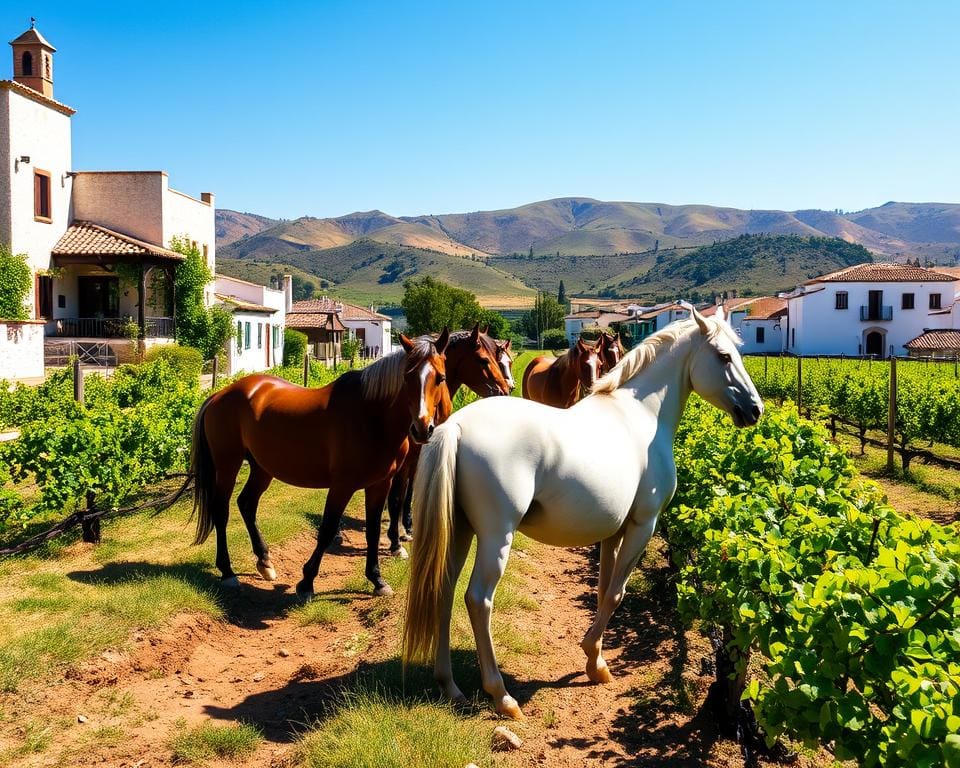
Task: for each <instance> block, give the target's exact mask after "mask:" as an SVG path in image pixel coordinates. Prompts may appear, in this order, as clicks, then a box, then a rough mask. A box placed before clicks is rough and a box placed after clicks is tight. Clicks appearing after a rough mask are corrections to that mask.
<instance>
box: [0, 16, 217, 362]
mask: <svg viewBox="0 0 960 768" xmlns="http://www.w3.org/2000/svg"><path fill="white" fill-rule="evenodd" d="M11 46H12V48H13V79H12V80H0V242H3V243H5V244H8V245H9V246H10V248H11V250H12V252H13V253H15V254H20V253H23V254H26V255H27V259H28V263H29V265H30V267H31V270H32V271H33V273H34V284H33V289H32V290H31V292H30V294H29V295H28V296H27V299H26V302H25V303H26V305H27V308H28V310H29V314H30V317H31V318H33V320H32V321H31V322H30V323H26V324H23V323H21V324H13V325H12V324H10V323H6V324H5V325H4V328H5V333H0V378H8V379H17V378H26V377H31V376H40V375H42V374H43V367H44V360H45V355H46V362H47V363H48V364H57V363H59V362H63V361H64V360H65V359H66V357H67V356H69V355H71V354H78V355H79V356H80V357H81V359H86V360H88V361H91V362H94V361H95V362H99V363H114V362H116V361H117V360H118V359H122V358H123V357H125V356H126V355H130V354H131V353H132V351H133V350H132V347H131V341H130V336H131V335H135V336H138V337H139V339H140V342H138V343H142V344H143V345H144V346H150V345H151V344H154V343H161V342H170V341H172V339H173V335H174V324H175V319H174V317H173V304H174V296H173V273H174V269H175V267H176V265H177V263H178V262H179V261H181V260H182V258H183V257H182V256H181V255H180V254H178V253H175V252H173V251H172V250H170V244H171V241H172V239H173V238H174V237H179V238H181V239H183V240H184V241H185V242H186V243H187V244H189V245H195V246H196V247H197V249H198V250H199V251H200V252H201V253H203V254H204V255H205V256H206V259H207V263H208V265H209V266H210V267H211V269H212V268H213V267H214V264H215V259H216V254H215V248H216V239H215V227H214V198H213V195H212V194H210V193H202V194H201V195H200V197H199V199H196V198H193V197H190V196H188V195H184V194H182V193H181V192H177V191H176V190H174V189H171V188H170V186H169V183H168V178H167V174H166V173H164V172H163V171H106V172H102V171H98V172H93V171H76V170H74V168H73V163H72V137H71V124H70V122H71V117H72V116H73V115H74V110H73V109H72V108H71V107H68V106H66V105H65V104H63V103H61V102H59V101H57V100H55V99H54V96H53V93H54V91H53V85H54V75H53V71H54V70H53V58H54V54H55V52H56V49H55V48H54V47H53V46H52V45H50V43H49V42H47V41H46V40H45V39H44V38H43V36H42V35H41V34H40V32H39V31H38V30H37V29H35V28H34V27H31V28H30V29H29V30H27V31H26V32H24V33H23V34H22V35H20V36H19V37H18V38H16V39H15V40H14V41H13V42H12V43H11ZM206 298H207V303H208V304H210V303H212V302H213V285H212V284H211V285H210V286H209V288H208V291H207V296H206ZM31 326H40V327H41V328H42V334H41V332H40V331H38V330H37V328H35V327H34V328H31ZM134 327H135V328H134ZM14 347H16V349H14Z"/></svg>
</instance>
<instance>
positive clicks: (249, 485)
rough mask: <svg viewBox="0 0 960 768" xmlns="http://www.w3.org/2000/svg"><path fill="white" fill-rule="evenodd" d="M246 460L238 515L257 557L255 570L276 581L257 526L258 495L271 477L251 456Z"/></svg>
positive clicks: (268, 579) (260, 494) (261, 493)
mask: <svg viewBox="0 0 960 768" xmlns="http://www.w3.org/2000/svg"><path fill="white" fill-rule="evenodd" d="M247 460H248V462H249V463H250V477H248V478H247V482H246V485H244V486H243V490H242V491H240V495H239V496H238V497H237V507H239V508H240V516H241V517H242V518H243V522H244V523H246V526H247V533H249V534H250V543H251V544H252V545H253V554H254V555H256V557H257V571H258V572H259V573H260V575H261V576H262V577H263V578H265V579H266V580H267V581H276V580H277V572H276V571H275V570H274V569H273V563H271V562H270V550H269V549H268V548H267V544H266V542H265V541H264V540H263V535H262V534H261V533H260V529H259V528H258V527H257V507H258V505H259V504H260V497H261V496H263V493H264V491H266V490H267V488H268V487H269V486H270V483H271V482H272V481H273V478H272V477H271V476H270V475H269V474H267V472H266V471H265V470H264V469H263V468H262V467H261V466H260V465H259V464H257V462H256V461H254V460H253V457H252V456H249V457H247Z"/></svg>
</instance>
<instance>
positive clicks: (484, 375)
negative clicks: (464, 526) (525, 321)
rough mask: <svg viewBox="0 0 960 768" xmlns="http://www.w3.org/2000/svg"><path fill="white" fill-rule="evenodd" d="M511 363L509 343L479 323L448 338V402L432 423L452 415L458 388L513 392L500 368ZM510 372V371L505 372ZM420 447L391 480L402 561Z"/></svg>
mask: <svg viewBox="0 0 960 768" xmlns="http://www.w3.org/2000/svg"><path fill="white" fill-rule="evenodd" d="M504 355H506V358H507V360H508V361H509V359H510V342H509V341H507V342H504V343H503V344H500V343H497V342H496V341H495V340H494V339H492V338H491V337H490V336H488V335H487V334H486V333H484V332H482V331H481V330H480V324H479V323H478V324H477V325H475V326H474V327H473V330H470V331H456V332H455V333H451V334H450V341H449V342H448V343H447V348H446V351H445V352H444V357H445V358H446V360H447V390H448V391H449V393H450V398H449V399H446V400H442V401H441V403H440V405H439V406H438V408H437V414H436V419H435V423H437V424H442V423H443V422H444V421H446V420H447V419H448V418H449V416H450V414H451V413H452V412H453V404H452V403H451V402H450V400H452V398H453V397H454V396H455V395H456V394H457V390H458V389H460V385H461V384H462V385H464V386H466V387H467V388H468V389H471V390H473V391H474V392H476V393H477V394H478V395H480V397H493V396H496V395H509V394H510V392H511V390H512V389H513V377H512V376H511V377H510V379H509V380H507V378H506V376H505V374H504V368H503V356H504ZM507 370H509V368H508V369H507ZM419 457H420V446H419V445H411V446H410V450H409V451H408V453H407V458H406V460H405V461H404V462H403V466H401V467H400V469H399V470H398V471H397V473H396V475H394V477H393V482H392V484H391V486H390V495H389V496H388V497H387V508H388V510H389V512H390V526H389V528H388V529H387V536H388V538H389V539H390V553H391V554H393V555H398V556H401V557H403V556H404V555H405V554H406V552H405V551H404V549H403V547H401V546H400V541H401V538H403V540H406V541H408V540H409V539H410V534H411V533H412V532H413V520H412V519H411V513H410V504H411V499H412V496H413V477H414V474H415V473H416V471H417V460H418V459H419ZM401 517H402V518H403V527H404V530H405V536H403V537H401V536H400V530H399V522H400V519H401Z"/></svg>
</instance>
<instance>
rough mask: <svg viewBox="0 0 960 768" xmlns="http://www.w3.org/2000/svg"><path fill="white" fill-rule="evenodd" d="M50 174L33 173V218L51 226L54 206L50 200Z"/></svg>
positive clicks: (38, 171) (45, 172) (37, 171)
mask: <svg viewBox="0 0 960 768" xmlns="http://www.w3.org/2000/svg"><path fill="white" fill-rule="evenodd" d="M50 191H51V187H50V174H49V172H47V171H41V170H36V171H34V172H33V218H34V219H35V220H36V221H44V222H46V223H47V224H49V223H50V222H51V221H52V220H53V219H52V214H51V210H52V209H53V205H52V204H51V200H50Z"/></svg>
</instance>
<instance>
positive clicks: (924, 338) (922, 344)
mask: <svg viewBox="0 0 960 768" xmlns="http://www.w3.org/2000/svg"><path fill="white" fill-rule="evenodd" d="M903 346H905V347H906V348H907V349H916V350H933V349H948V350H950V349H960V331H955V330H953V329H952V328H935V329H933V330H929V331H925V332H924V333H921V334H920V335H919V336H917V338H915V339H911V340H910V341H908V342H907V343H906V344H904V345H903Z"/></svg>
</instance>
